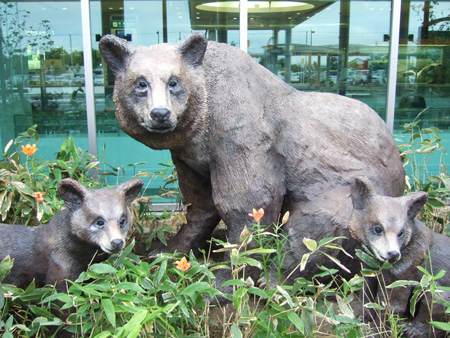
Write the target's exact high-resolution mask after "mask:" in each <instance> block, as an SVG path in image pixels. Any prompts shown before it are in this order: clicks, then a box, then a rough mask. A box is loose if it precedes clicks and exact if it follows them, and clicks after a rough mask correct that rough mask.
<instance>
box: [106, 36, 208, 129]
mask: <svg viewBox="0 0 450 338" xmlns="http://www.w3.org/2000/svg"><path fill="white" fill-rule="evenodd" d="M207 45H208V40H207V39H206V38H205V36H204V35H202V34H198V33H194V34H191V35H189V36H187V37H186V38H184V39H182V40H180V41H179V42H178V43H177V44H160V45H154V46H150V47H144V46H132V45H131V44H129V43H128V42H127V41H125V40H123V39H121V38H118V37H116V36H114V35H106V36H104V37H103V38H102V39H101V40H100V44H99V48H100V52H101V54H102V56H103V58H104V59H105V61H106V63H107V64H108V66H109V68H110V69H111V70H112V72H113V73H114V76H115V89H114V103H115V105H116V115H117V119H118V122H119V125H120V126H121V127H122V129H124V131H125V132H127V133H128V134H130V135H131V136H133V132H136V131H135V129H136V128H138V129H139V130H138V131H137V132H142V131H143V130H146V131H147V132H150V133H159V134H161V133H170V132H172V131H173V130H174V129H175V128H177V127H179V128H182V127H185V126H187V125H189V124H190V122H191V120H192V119H195V118H196V117H195V116H188V115H187V114H184V112H185V111H186V110H187V108H188V107H189V106H190V105H195V106H196V111H198V110H199V108H200V107H199V105H201V104H204V103H203V102H206V98H203V96H204V95H206V94H205V93H206V89H204V87H205V85H204V76H203V73H202V71H201V70H200V68H201V67H199V66H201V65H202V62H203V58H204V55H205V52H206V47H207ZM193 91H195V92H196V94H195V95H191V94H192V92H193ZM202 91H203V92H204V93H201V92H202ZM199 92H200V93H199ZM193 96H195V97H193ZM199 96H200V99H199ZM191 101H194V102H191ZM196 101H200V103H198V102H196ZM192 115H194V114H192Z"/></svg>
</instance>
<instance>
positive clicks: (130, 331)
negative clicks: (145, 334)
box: [120, 310, 148, 337]
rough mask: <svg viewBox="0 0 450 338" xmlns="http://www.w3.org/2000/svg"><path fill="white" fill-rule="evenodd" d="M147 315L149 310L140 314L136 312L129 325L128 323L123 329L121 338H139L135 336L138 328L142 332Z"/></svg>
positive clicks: (141, 311) (140, 311)
mask: <svg viewBox="0 0 450 338" xmlns="http://www.w3.org/2000/svg"><path fill="white" fill-rule="evenodd" d="M147 314H148V311H147V310H139V311H138V312H136V313H135V314H134V315H133V317H131V319H130V320H129V321H128V323H126V324H125V325H124V326H123V327H122V329H123V331H122V334H121V335H120V337H131V336H133V337H137V336H134V334H135V332H136V327H138V328H139V331H140V327H141V324H142V322H143V321H144V320H145V317H147ZM138 333H139V332H138Z"/></svg>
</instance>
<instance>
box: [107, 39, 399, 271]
mask: <svg viewBox="0 0 450 338" xmlns="http://www.w3.org/2000/svg"><path fill="white" fill-rule="evenodd" d="M100 52H101V53H102V55H103V57H104V59H105V61H106V62H107V64H108V65H109V67H110V68H111V70H112V71H113V73H114V75H115V88H114V103H115V106H116V116H117V120H118V122H119V125H120V127H121V128H122V129H123V130H124V131H125V132H126V133H127V134H129V135H130V136H131V137H133V138H135V139H136V140H138V141H140V142H142V143H144V144H145V145H147V146H148V147H150V148H153V149H169V150H170V151H171V154H172V159H173V162H174V164H175V167H176V169H177V172H178V179H179V185H180V188H181V192H182V193H183V196H184V199H185V201H186V203H187V204H188V205H189V208H188V210H187V220H188V223H187V224H186V225H185V226H184V227H183V228H182V229H181V230H180V232H179V233H178V234H177V236H176V237H174V239H173V240H172V241H171V242H170V243H169V245H168V248H167V250H178V251H184V252H187V251H189V250H190V249H195V248H197V247H199V246H201V245H203V244H204V242H205V240H206V239H208V238H209V237H210V235H211V233H212V231H213V229H214V228H215V226H216V225H217V223H218V222H219V220H220V219H223V221H224V222H225V224H226V225H227V231H228V238H229V240H230V242H234V243H237V242H238V241H239V235H240V233H241V232H242V230H243V228H244V226H245V225H246V224H248V223H251V221H252V219H251V218H250V217H249V216H248V213H249V212H251V210H252V209H253V208H257V209H258V208H263V209H264V211H265V215H264V217H263V219H262V221H261V222H262V223H263V224H272V223H273V222H276V221H277V220H278V218H279V214H280V213H281V212H284V211H287V210H289V211H290V215H291V216H290V219H289V221H288V223H287V224H286V225H285V228H284V230H285V231H286V232H287V233H288V235H289V245H290V248H291V249H292V251H291V253H290V257H289V258H290V259H289V262H290V264H291V265H294V264H295V265H296V264H297V263H298V262H299V260H300V259H301V257H302V255H303V253H304V252H306V250H307V249H306V247H305V246H304V244H303V237H308V238H314V239H317V240H318V239H320V238H323V237H328V236H335V235H338V234H340V231H341V229H342V228H343V227H344V228H346V227H347V223H348V219H349V218H350V215H351V210H348V208H347V207H343V208H341V207H340V206H341V205H343V206H348V205H351V203H349V199H348V198H349V197H348V195H349V191H350V189H349V185H350V183H351V182H352V181H353V180H354V178H355V177H357V176H365V177H367V178H368V179H369V180H370V181H371V182H373V184H374V186H375V188H376V190H377V192H378V193H379V194H381V195H387V196H400V195H402V194H403V191H404V177H405V175H404V170H403V167H402V163H401V159H400V155H399V151H398V149H397V146H396V144H395V142H394V139H393V137H392V135H391V133H390V131H389V130H388V128H387V126H386V125H385V123H384V122H383V121H382V119H381V118H380V117H379V116H378V115H377V114H376V113H375V112H374V111H373V110H372V109H371V108H369V107H368V106H367V105H365V104H363V103H361V102H359V101H356V100H353V99H350V98H346V97H343V96H339V95H336V94H328V93H305V92H301V91H298V90H296V89H295V88H293V87H291V86H289V85H288V84H286V83H284V82H283V81H282V80H281V79H279V78H278V77H277V76H276V75H274V74H272V73H271V72H270V71H268V70H267V69H265V68H264V67H263V66H261V65H259V64H258V63H257V62H256V61H255V60H253V59H252V58H251V56H249V55H247V54H246V53H244V52H243V51H241V50H239V49H237V48H235V47H232V46H229V45H226V44H221V43H217V42H212V41H208V40H207V39H206V38H205V37H204V36H203V35H202V34H198V33H194V34H190V35H188V36H187V37H185V38H184V39H182V40H181V41H179V42H178V43H176V44H159V45H154V46H150V47H144V46H132V45H131V44H129V43H128V42H126V41H125V40H123V39H120V38H117V37H115V36H112V35H106V36H104V37H103V38H102V39H101V41H100ZM342 191H346V194H347V196H345V197H344V198H343V197H342ZM342 199H344V200H345V203H343V202H342ZM313 256H314V255H313ZM317 259H323V258H321V257H320V256H317ZM311 264H314V260H313V261H312V262H311Z"/></svg>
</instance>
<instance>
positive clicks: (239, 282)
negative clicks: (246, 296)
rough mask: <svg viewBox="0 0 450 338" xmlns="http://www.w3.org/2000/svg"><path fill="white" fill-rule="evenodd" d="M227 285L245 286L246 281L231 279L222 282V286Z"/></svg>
mask: <svg viewBox="0 0 450 338" xmlns="http://www.w3.org/2000/svg"><path fill="white" fill-rule="evenodd" d="M227 285H236V286H244V285H245V282H244V281H243V280H242V279H230V280H227V281H226V282H225V283H223V284H222V286H227Z"/></svg>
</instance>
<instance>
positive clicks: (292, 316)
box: [287, 311, 305, 333]
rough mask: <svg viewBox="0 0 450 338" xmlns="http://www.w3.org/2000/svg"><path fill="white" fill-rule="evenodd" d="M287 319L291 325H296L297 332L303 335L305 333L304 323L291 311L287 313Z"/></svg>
mask: <svg viewBox="0 0 450 338" xmlns="http://www.w3.org/2000/svg"><path fill="white" fill-rule="evenodd" d="M287 317H288V319H289V320H290V321H291V323H292V324H294V325H295V327H296V328H297V330H299V331H300V332H301V333H304V332H305V326H304V325H303V322H302V320H301V319H300V317H299V316H298V315H297V314H296V313H295V312H293V311H289V312H288V313H287Z"/></svg>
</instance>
